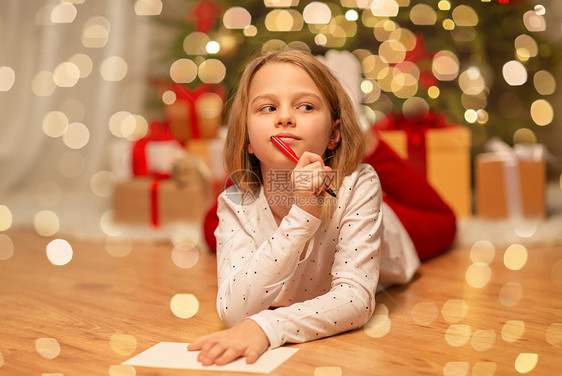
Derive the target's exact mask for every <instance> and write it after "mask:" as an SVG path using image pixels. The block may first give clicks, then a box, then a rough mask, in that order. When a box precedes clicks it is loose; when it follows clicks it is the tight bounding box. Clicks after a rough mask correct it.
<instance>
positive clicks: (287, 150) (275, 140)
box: [269, 136, 337, 197]
mask: <svg viewBox="0 0 562 376" xmlns="http://www.w3.org/2000/svg"><path fill="white" fill-rule="evenodd" d="M269 139H270V140H271V142H273V145H275V146H277V147H278V148H279V150H281V151H282V152H283V154H285V155H286V156H287V157H289V158H290V159H291V160H292V161H293V162H295V163H299V157H297V154H296V153H295V151H294V150H293V149H291V148H290V147H289V145H287V144H286V143H285V141H283V140H282V139H280V138H279V137H275V136H271V137H270V138H269ZM324 190H325V191H326V192H328V194H330V195H331V196H333V197H337V196H336V194H335V193H334V191H332V188H330V187H329V186H328V185H326V188H325V189H324Z"/></svg>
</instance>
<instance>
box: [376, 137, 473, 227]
mask: <svg viewBox="0 0 562 376" xmlns="http://www.w3.org/2000/svg"><path fill="white" fill-rule="evenodd" d="M378 135H379V137H380V138H381V139H382V140H384V142H386V143H387V144H388V145H389V146H390V147H391V148H392V149H393V150H394V151H395V152H396V153H397V154H398V155H399V156H401V157H402V158H404V159H408V139H407V135H406V132H405V131H403V130H379V131H378ZM425 146H426V161H425V164H426V177H427V180H428V181H429V183H430V184H431V186H432V187H433V188H434V189H435V190H436V191H437V193H439V195H441V197H442V198H443V200H444V201H445V202H446V203H447V204H448V205H449V206H450V207H451V209H452V210H453V212H455V214H456V215H458V216H469V215H470V214H471V189H470V131H469V130H468V129H467V128H465V127H461V126H450V127H444V128H435V129H427V130H426V131H425Z"/></svg>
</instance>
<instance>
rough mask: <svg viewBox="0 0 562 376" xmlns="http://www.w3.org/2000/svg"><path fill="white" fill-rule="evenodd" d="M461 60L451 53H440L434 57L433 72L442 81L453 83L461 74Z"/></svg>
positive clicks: (445, 51)
mask: <svg viewBox="0 0 562 376" xmlns="http://www.w3.org/2000/svg"><path fill="white" fill-rule="evenodd" d="M459 67H460V63H459V58H458V57H457V55H455V54H454V53H453V52H451V51H447V50H444V51H439V52H437V53H436V54H435V56H433V63H432V66H431V70H432V72H433V75H434V76H435V78H437V79H438V80H440V81H452V80H454V79H455V78H457V75H458V74H459Z"/></svg>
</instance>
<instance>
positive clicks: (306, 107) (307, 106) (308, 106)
mask: <svg viewBox="0 0 562 376" xmlns="http://www.w3.org/2000/svg"><path fill="white" fill-rule="evenodd" d="M313 109H314V107H312V105H311V104H301V105H300V106H299V110H301V111H306V112H308V111H312V110H313Z"/></svg>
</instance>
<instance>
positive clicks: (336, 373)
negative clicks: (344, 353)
mask: <svg viewBox="0 0 562 376" xmlns="http://www.w3.org/2000/svg"><path fill="white" fill-rule="evenodd" d="M342 374H343V373H342V370H341V368H340V367H316V368H315V369H314V376H342Z"/></svg>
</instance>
